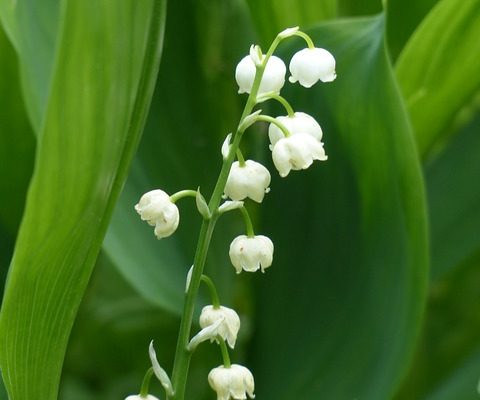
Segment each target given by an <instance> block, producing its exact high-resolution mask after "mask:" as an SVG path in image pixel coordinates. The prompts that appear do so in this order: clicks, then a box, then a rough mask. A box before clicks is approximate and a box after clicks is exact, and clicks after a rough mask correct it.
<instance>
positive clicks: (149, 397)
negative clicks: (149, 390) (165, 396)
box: [125, 394, 159, 400]
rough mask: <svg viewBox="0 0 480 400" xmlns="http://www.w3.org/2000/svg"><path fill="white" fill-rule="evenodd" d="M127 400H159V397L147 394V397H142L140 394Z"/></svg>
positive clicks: (133, 395)
mask: <svg viewBox="0 0 480 400" xmlns="http://www.w3.org/2000/svg"><path fill="white" fill-rule="evenodd" d="M125 400H159V399H158V398H157V397H155V396H152V395H151V394H147V396H146V397H142V396H140V395H139V394H132V395H131V396H128V397H127V398H126V399H125Z"/></svg>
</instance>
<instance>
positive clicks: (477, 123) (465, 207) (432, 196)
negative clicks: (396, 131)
mask: <svg viewBox="0 0 480 400" xmlns="http://www.w3.org/2000/svg"><path fill="white" fill-rule="evenodd" d="M479 132H480V114H478V115H477V116H476V118H475V119H474V120H473V121H472V122H471V123H470V124H469V125H467V126H466V127H465V128H464V129H463V130H461V131H460V133H458V134H457V135H456V136H455V137H454V138H453V140H452V141H451V142H450V143H449V145H448V146H447V147H446V148H445V150H444V151H443V152H442V154H440V155H439V156H438V157H437V158H436V159H435V160H433V161H432V162H431V163H429V164H428V165H427V166H426V167H425V176H426V182H427V192H428V199H429V214H430V221H431V222H430V226H431V228H430V232H431V241H432V244H431V264H432V280H436V279H439V278H440V277H442V276H443V275H444V274H445V273H447V272H449V271H451V270H452V269H454V268H455V267H457V266H458V265H460V264H461V263H463V262H464V261H466V260H467V259H468V258H469V257H471V256H472V255H473V254H474V253H475V252H476V251H478V250H480V237H479V235H478V232H479V231H480V188H479V185H478V184H476V182H477V180H478V177H479V176H480V159H479V157H478V154H479V152H480V135H479V134H478V133H479Z"/></svg>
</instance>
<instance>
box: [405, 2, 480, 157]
mask: <svg viewBox="0 0 480 400" xmlns="http://www.w3.org/2000/svg"><path fill="white" fill-rule="evenodd" d="M478 37H480V0H467V1H462V2H458V1H457V0H442V1H441V2H440V3H438V5H437V6H436V7H435V8H434V9H433V10H432V11H431V12H430V14H429V15H428V16H427V18H426V19H425V20H424V22H423V23H422V25H421V26H420V27H419V28H418V29H417V31H416V32H415V33H414V35H413V36H412V37H411V39H410V40H409V42H408V43H407V45H406V46H405V48H404V50H403V51H402V53H401V54H400V56H399V58H398V62H397V65H396V72H397V77H398V81H399V84H400V87H401V90H402V93H403V95H404V98H405V101H406V103H407V107H408V111H409V114H410V117H411V120H412V124H413V128H414V132H415V135H416V140H417V144H418V147H419V151H420V153H421V155H422V156H425V155H426V154H427V153H429V152H430V151H432V150H433V149H434V147H435V145H437V144H439V142H440V141H441V140H442V139H444V138H445V134H447V133H449V132H450V131H451V124H452V121H453V119H454V117H455V115H456V114H457V113H458V112H459V110H460V109H461V108H462V107H463V106H464V105H465V104H466V103H468V102H469V101H470V100H471V98H472V96H473V95H474V93H475V92H476V91H478V90H479V88H480V74H479V73H478V71H479V70H480V57H478V54H479V53H480V41H479V40H478Z"/></svg>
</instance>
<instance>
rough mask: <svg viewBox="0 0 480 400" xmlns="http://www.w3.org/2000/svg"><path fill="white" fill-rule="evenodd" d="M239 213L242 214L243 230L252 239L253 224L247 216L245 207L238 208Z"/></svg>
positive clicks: (253, 233) (253, 234)
mask: <svg viewBox="0 0 480 400" xmlns="http://www.w3.org/2000/svg"><path fill="white" fill-rule="evenodd" d="M240 211H241V213H242V217H243V220H244V221H245V229H246V230H247V236H248V237H249V238H252V237H254V236H255V232H254V231H253V224H252V219H251V218H250V215H249V214H248V211H247V209H246V208H245V206H243V207H240Z"/></svg>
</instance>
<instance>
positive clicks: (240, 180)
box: [225, 160, 271, 203]
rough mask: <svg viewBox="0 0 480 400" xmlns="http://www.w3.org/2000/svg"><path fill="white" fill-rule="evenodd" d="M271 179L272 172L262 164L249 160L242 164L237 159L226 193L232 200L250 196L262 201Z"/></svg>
mask: <svg viewBox="0 0 480 400" xmlns="http://www.w3.org/2000/svg"><path fill="white" fill-rule="evenodd" d="M270 180H271V177H270V172H269V171H268V169H267V168H265V167H264V166H263V165H262V164H260V163H258V162H255V161H252V160H247V161H245V165H240V163H239V162H238V161H235V162H234V163H233V164H232V168H231V169H230V173H229V175H228V179H227V183H226V185H225V195H226V196H228V197H230V198H231V199H232V200H243V199H245V198H246V197H249V198H251V199H252V200H254V201H256V202H257V203H261V202H262V200H263V197H264V196H265V193H268V192H269V187H268V186H269V185H270Z"/></svg>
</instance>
